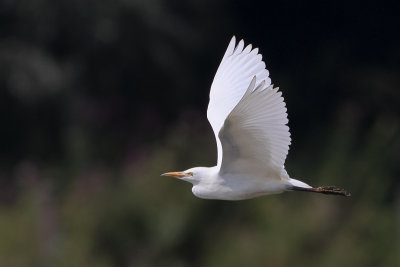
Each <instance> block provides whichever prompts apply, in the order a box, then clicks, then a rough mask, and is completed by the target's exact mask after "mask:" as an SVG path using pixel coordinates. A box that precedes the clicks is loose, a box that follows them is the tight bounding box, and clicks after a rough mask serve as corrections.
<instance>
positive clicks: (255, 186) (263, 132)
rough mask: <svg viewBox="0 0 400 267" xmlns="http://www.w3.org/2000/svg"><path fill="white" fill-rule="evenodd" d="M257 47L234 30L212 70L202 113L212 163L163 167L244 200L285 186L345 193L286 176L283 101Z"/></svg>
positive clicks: (208, 195)
mask: <svg viewBox="0 0 400 267" xmlns="http://www.w3.org/2000/svg"><path fill="white" fill-rule="evenodd" d="M278 89H279V88H274V87H273V85H272V84H271V79H270V78H269V72H268V70H267V69H266V68H265V63H264V61H263V60H262V56H261V54H259V52H258V48H254V49H252V45H251V44H250V45H247V46H246V47H245V45H244V41H243V40H241V41H240V42H239V43H238V44H236V38H235V36H233V38H232V39H231V41H230V43H229V45H228V48H227V50H226V52H225V55H224V57H223V58H222V61H221V64H220V65H219V67H218V70H217V73H216V74H215V77H214V81H213V83H212V85H211V90H210V102H209V104H208V110H207V118H208V120H209V122H210V124H211V127H212V129H213V131H214V134H215V139H216V141H217V148H218V161H217V165H216V166H214V167H195V168H191V169H188V170H186V171H179V172H167V173H164V174H162V176H170V177H174V178H179V179H181V180H184V181H187V182H190V183H192V184H193V187H192V192H193V194H194V195H195V196H197V197H199V198H204V199H220V200H243V199H249V198H254V197H258V196H263V195H268V194H276V193H281V192H284V191H305V192H315V193H323V194H332V195H342V196H350V194H349V193H347V192H346V191H344V190H343V189H340V188H337V187H335V186H321V187H312V186H309V185H308V184H306V183H304V182H302V181H299V180H296V179H294V178H290V177H289V175H288V173H287V172H286V170H285V167H284V163H285V159H286V156H287V154H288V151H289V145H290V143H291V138H290V133H289V127H288V126H287V125H286V124H287V123H288V119H287V113H286V107H285V106H286V105H285V102H284V99H283V97H282V96H281V95H282V93H281V92H280V91H278Z"/></svg>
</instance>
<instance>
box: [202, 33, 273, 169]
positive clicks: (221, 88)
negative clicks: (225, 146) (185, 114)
mask: <svg viewBox="0 0 400 267" xmlns="http://www.w3.org/2000/svg"><path fill="white" fill-rule="evenodd" d="M268 75H269V72H268V70H266V69H265V63H264V62H263V61H262V56H261V55H260V54H258V48H255V49H252V46H251V44H250V45H248V46H246V47H244V42H243V40H241V41H240V42H239V43H238V44H237V45H236V38H235V36H233V37H232V39H231V41H230V43H229V45H228V48H227V50H226V52H225V55H224V57H223V58H222V61H221V64H220V66H219V67H218V70H217V73H216V74H215V77H214V81H213V83H212V85H211V91H210V102H209V104H208V110H207V118H208V120H209V121H210V124H211V127H212V128H213V131H214V134H215V138H216V141H217V147H218V164H217V165H218V166H221V163H222V146H221V142H220V140H219V138H218V134H219V132H220V130H221V128H222V126H223V124H224V122H225V119H226V118H227V116H228V115H229V113H230V112H231V111H232V110H233V108H234V107H235V106H236V105H237V104H238V102H239V101H240V99H241V98H242V97H243V95H244V93H245V92H246V89H247V88H248V85H249V83H250V82H251V80H252V78H253V77H254V76H257V81H259V82H258V84H259V83H260V82H261V81H265V86H268V85H270V84H271V79H270V78H269V77H268ZM258 84H257V82H256V86H257V85H258Z"/></svg>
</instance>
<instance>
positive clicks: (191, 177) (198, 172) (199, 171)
mask: <svg viewBox="0 0 400 267" xmlns="http://www.w3.org/2000/svg"><path fill="white" fill-rule="evenodd" d="M209 169H210V168H205V167H195V168H190V169H188V170H186V171H179V172H167V173H163V174H161V176H168V177H173V178H178V179H180V180H184V181H187V182H190V183H192V184H196V183H198V182H200V181H201V180H202V179H203V178H204V177H206V176H207V173H208V170H209Z"/></svg>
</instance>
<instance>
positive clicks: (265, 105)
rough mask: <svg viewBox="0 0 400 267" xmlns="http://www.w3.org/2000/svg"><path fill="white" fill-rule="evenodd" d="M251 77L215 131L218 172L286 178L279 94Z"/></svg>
mask: <svg viewBox="0 0 400 267" xmlns="http://www.w3.org/2000/svg"><path fill="white" fill-rule="evenodd" d="M256 84H257V82H256V77H254V78H253V80H252V81H251V83H250V85H249V86H248V89H247V91H246V92H245V94H244V95H243V97H242V98H241V100H240V101H239V102H238V104H237V105H236V106H235V107H234V109H233V110H232V111H231V112H230V114H229V115H228V117H227V118H226V120H225V122H224V126H223V127H222V129H221V131H220V132H219V138H220V141H221V143H222V150H223V159H222V165H221V169H220V172H221V173H246V174H250V173H251V174H255V175H260V176H265V177H268V178H275V179H285V178H288V176H287V173H286V171H285V169H284V163H285V159H286V156H287V154H288V151H289V145H290V141H291V139H290V133H289V127H288V126H287V125H286V124H287V123H288V119H287V113H286V107H285V102H284V100H283V97H282V96H281V95H282V93H281V92H278V88H273V86H272V85H270V86H267V85H266V84H265V83H264V81H262V82H261V83H259V85H258V86H256Z"/></svg>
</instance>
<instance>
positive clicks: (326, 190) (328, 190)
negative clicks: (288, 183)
mask: <svg viewBox="0 0 400 267" xmlns="http://www.w3.org/2000/svg"><path fill="white" fill-rule="evenodd" d="M291 190H293V191H304V192H314V193H321V194H327V195H340V196H345V197H349V196H351V194H350V193H348V192H346V191H345V190H344V189H341V188H338V187H336V186H320V187H312V188H304V187H298V186H293V187H292V188H291Z"/></svg>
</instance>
